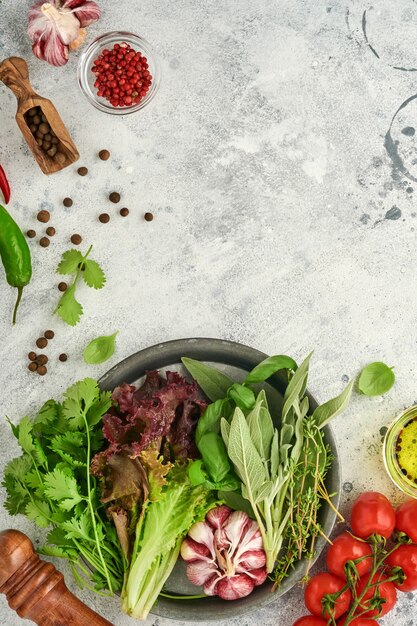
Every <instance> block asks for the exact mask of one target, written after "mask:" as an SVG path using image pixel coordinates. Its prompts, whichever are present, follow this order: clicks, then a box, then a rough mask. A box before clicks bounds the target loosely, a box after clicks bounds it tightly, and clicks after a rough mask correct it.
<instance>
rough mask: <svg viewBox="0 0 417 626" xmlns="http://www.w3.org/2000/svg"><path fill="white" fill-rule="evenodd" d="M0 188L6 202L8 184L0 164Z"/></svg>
mask: <svg viewBox="0 0 417 626" xmlns="http://www.w3.org/2000/svg"><path fill="white" fill-rule="evenodd" d="M0 189H1V190H2V192H3V196H4V201H5V203H6V204H8V203H9V200H10V185H9V181H8V180H7V178H6V174H5V172H4V169H3V168H2V166H1V165H0Z"/></svg>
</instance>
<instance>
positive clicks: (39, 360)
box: [36, 354, 48, 365]
mask: <svg viewBox="0 0 417 626" xmlns="http://www.w3.org/2000/svg"><path fill="white" fill-rule="evenodd" d="M36 363H37V364H38V365H46V364H47V363H48V357H47V356H46V354H40V355H39V356H38V357H37V359H36Z"/></svg>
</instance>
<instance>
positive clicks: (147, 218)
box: [144, 212, 153, 222]
mask: <svg viewBox="0 0 417 626" xmlns="http://www.w3.org/2000/svg"><path fill="white" fill-rule="evenodd" d="M144 217H145V220H146V221H147V222H152V220H153V213H149V212H148V213H145V215H144Z"/></svg>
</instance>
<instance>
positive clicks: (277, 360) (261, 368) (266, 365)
mask: <svg viewBox="0 0 417 626" xmlns="http://www.w3.org/2000/svg"><path fill="white" fill-rule="evenodd" d="M283 369H288V370H293V371H294V372H295V370H296V369H297V363H296V362H295V361H294V359H292V358H291V357H290V356H286V355H285V354H279V355H276V356H270V357H268V358H267V359H265V360H264V361H262V362H261V363H259V365H256V367H254V368H253V370H252V371H251V372H250V373H249V374H248V375H247V377H246V378H245V385H250V384H256V383H261V382H263V381H264V380H267V379H268V378H269V377H270V376H272V375H273V374H275V373H276V372H278V371H279V370H283Z"/></svg>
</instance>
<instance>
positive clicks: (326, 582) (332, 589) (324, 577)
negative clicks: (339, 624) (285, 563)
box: [304, 573, 352, 619]
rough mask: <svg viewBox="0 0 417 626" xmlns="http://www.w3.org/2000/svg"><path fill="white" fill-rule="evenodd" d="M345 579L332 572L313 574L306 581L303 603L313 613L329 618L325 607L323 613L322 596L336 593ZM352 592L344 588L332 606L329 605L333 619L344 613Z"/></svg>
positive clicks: (341, 587) (343, 584) (342, 585)
mask: <svg viewBox="0 0 417 626" xmlns="http://www.w3.org/2000/svg"><path fill="white" fill-rule="evenodd" d="M345 584H346V583H345V581H344V580H343V579H342V578H339V577H338V576H335V575H334V574H328V573H322V574H317V575H316V576H313V578H311V579H310V580H309V582H308V585H307V587H306V589H305V592H304V601H305V605H306V607H307V608H308V610H309V611H310V613H313V615H317V617H324V618H325V619H329V618H330V614H329V610H328V609H326V611H325V613H324V615H323V609H324V606H323V604H322V600H323V597H324V596H325V595H326V594H328V593H329V594H333V593H337V592H338V591H340V590H341V589H343V587H344V586H345ZM351 598H352V594H351V593H350V591H349V589H346V591H344V592H343V593H342V594H341V595H340V596H339V597H338V598H337V600H336V602H335V604H334V607H329V608H330V611H331V612H332V614H333V616H334V618H335V619H337V618H338V617H340V616H341V615H343V613H346V611H347V610H348V608H349V604H350V601H351Z"/></svg>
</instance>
